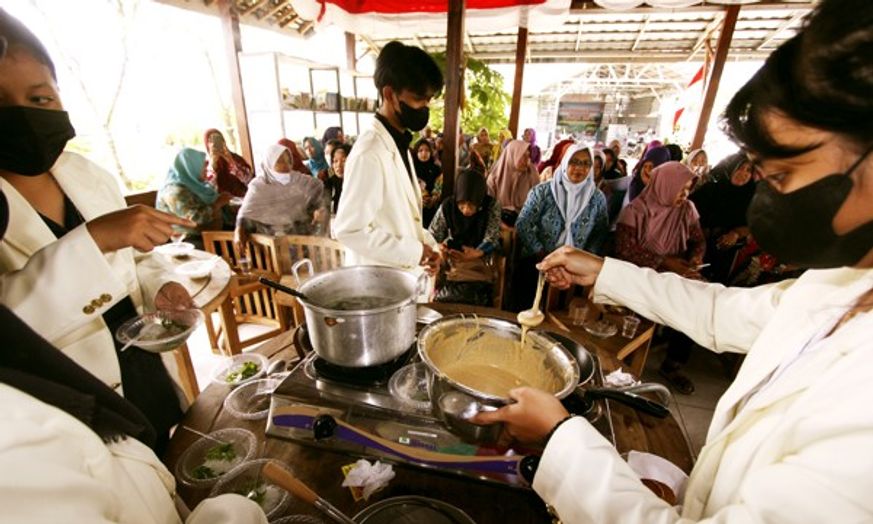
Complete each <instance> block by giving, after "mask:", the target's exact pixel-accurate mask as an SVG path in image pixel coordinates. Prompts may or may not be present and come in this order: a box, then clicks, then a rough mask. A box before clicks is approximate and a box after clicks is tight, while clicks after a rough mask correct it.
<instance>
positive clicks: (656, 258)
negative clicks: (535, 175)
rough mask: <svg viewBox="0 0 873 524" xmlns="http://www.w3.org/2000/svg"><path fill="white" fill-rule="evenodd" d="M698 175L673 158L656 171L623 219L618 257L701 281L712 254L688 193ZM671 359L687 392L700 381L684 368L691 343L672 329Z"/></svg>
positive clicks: (675, 379) (667, 367) (670, 372)
mask: <svg viewBox="0 0 873 524" xmlns="http://www.w3.org/2000/svg"><path fill="white" fill-rule="evenodd" d="M694 183H695V175H694V173H692V172H691V170H690V169H688V168H687V167H686V166H684V165H682V164H680V163H679V162H672V161H671V162H667V163H666V164H663V165H661V166H659V167H657V168H655V170H654V171H653V173H652V181H651V183H650V184H649V185H648V186H647V187H646V188H645V189H644V190H643V192H642V193H641V194H640V196H639V198H637V199H636V200H634V201H633V202H631V204H630V205H629V206H628V207H626V208H625V209H624V210H623V211H622V212H621V214H620V215H619V217H618V225H617V226H616V229H615V255H616V257H617V258H619V259H621V260H627V261H628V262H631V263H634V264H636V265H638V266H641V267H650V268H652V269H654V270H656V271H662V272H672V273H677V274H679V275H681V276H683V277H686V278H697V279H700V278H701V277H700V273H699V269H698V266H700V264H701V263H702V262H703V255H704V253H705V252H706V239H705V238H704V236H703V230H702V229H701V227H700V219H699V215H698V213H697V209H696V208H695V207H694V203H692V202H691V201H689V200H688V194H689V192H690V191H691V188H692V187H693V186H694ZM667 339H668V344H669V346H668V349H667V358H665V359H664V362H663V364H661V369H660V372H661V374H662V375H663V376H664V377H665V378H666V379H667V380H669V381H670V383H671V384H672V385H673V386H674V387H675V388H676V389H677V390H678V391H679V392H680V393H683V394H690V393H692V392H693V391H694V384H692V382H691V380H690V379H688V377H686V376H685V375H683V374H682V373H681V372H680V369H681V367H682V366H683V365H685V363H686V362H688V358H689V356H690V355H691V346H692V344H691V341H690V340H688V339H687V337H685V336H684V335H681V334H680V333H677V332H675V331H672V330H670V331H668V333H667Z"/></svg>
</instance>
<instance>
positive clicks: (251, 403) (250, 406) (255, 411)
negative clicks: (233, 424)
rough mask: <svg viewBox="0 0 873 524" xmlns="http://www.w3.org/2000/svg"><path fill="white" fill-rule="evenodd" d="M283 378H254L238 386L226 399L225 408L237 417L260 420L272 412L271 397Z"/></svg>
mask: <svg viewBox="0 0 873 524" xmlns="http://www.w3.org/2000/svg"><path fill="white" fill-rule="evenodd" d="M281 383H282V380H281V379H277V378H265V379H260V380H252V381H249V382H246V383H245V384H243V385H241V386H239V387H237V388H236V389H234V390H233V391H231V392H230V394H229V395H228V396H227V397H225V399H224V409H225V410H227V412H228V413H230V414H231V415H233V416H234V417H236V418H239V419H243V420H259V419H262V418H266V417H267V414H268V413H269V412H270V397H271V396H272V394H273V390H274V389H276V387H277V386H278V385H279V384H281Z"/></svg>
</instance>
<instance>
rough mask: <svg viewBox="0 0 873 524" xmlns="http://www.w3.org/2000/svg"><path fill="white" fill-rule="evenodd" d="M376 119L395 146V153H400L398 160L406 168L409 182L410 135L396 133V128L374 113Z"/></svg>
mask: <svg viewBox="0 0 873 524" xmlns="http://www.w3.org/2000/svg"><path fill="white" fill-rule="evenodd" d="M376 119H377V120H379V122H381V123H382V125H383V126H385V129H387V130H388V133H390V134H391V138H393V139H394V143H395V144H396V145H397V151H399V152H400V158H401V159H402V160H403V165H404V166H406V172H407V173H409V180H412V179H413V178H414V176H413V173H412V167H411V166H410V165H409V144H411V143H412V133H410V132H409V131H398V130H397V128H395V127H394V126H392V125H391V122H389V121H388V119H387V118H385V117H384V116H382V115H380V114H379V113H376Z"/></svg>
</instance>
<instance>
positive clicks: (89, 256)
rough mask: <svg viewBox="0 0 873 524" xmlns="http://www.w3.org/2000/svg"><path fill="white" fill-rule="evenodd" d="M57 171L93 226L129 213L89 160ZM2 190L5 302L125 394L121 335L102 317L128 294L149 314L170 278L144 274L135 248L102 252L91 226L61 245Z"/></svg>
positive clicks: (19, 200) (0, 263)
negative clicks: (118, 348) (117, 340)
mask: <svg viewBox="0 0 873 524" xmlns="http://www.w3.org/2000/svg"><path fill="white" fill-rule="evenodd" d="M51 172H52V174H53V175H54V177H55V179H56V180H57V182H58V184H60V186H61V188H62V189H63V191H64V193H66V195H67V196H68V197H69V198H70V200H71V201H72V202H73V204H75V205H76V208H77V209H78V210H79V212H80V213H81V214H82V216H83V217H84V219H85V221H88V220H91V219H94V218H97V217H98V216H101V215H104V214H106V213H109V212H112V211H117V210H119V209H122V208H124V207H126V204H125V202H124V198H123V197H122V196H121V192H120V191H119V189H118V184H117V183H116V181H115V179H113V178H112V176H111V175H110V174H109V173H107V172H106V171H104V170H103V169H101V168H100V167H98V166H97V165H96V164H94V163H93V162H90V161H89V160H87V159H85V158H84V157H82V156H79V155H77V154H75V153H63V154H62V155H61V156H60V158H59V159H58V161H57V162H56V163H55V165H54V166H53V167H52V170H51ZM0 189H2V190H3V193H4V194H5V195H6V198H7V200H8V201H9V227H8V229H7V231H6V235H5V237H4V238H3V240H2V241H0V301H2V302H3V304H5V305H6V306H8V307H9V309H11V310H12V311H13V312H14V313H15V314H16V315H17V316H18V317H19V318H21V319H22V320H23V321H24V322H26V323H27V324H28V325H29V326H30V327H31V328H33V330H34V331H36V332H37V333H39V334H40V335H41V336H42V337H43V338H45V339H46V340H48V341H49V342H51V343H52V345H54V346H55V347H57V348H58V349H60V350H61V351H63V352H64V354H66V355H67V356H69V357H70V358H72V359H73V360H74V361H75V362H76V363H78V364H79V365H80V366H82V367H83V368H85V369H87V370H88V371H90V372H91V373H92V374H93V375H95V376H96V377H97V378H99V379H100V380H102V381H103V382H105V383H106V384H107V385H109V386H110V387H111V388H113V389H115V390H116V391H118V392H119V393H121V392H122V388H121V387H120V385H121V370H120V369H119V365H118V358H117V357H116V355H115V346H114V344H113V341H112V338H113V336H114V333H110V332H109V329H108V328H107V327H106V323H105V322H103V318H102V314H103V313H105V312H106V310H108V309H109V308H111V307H112V306H113V305H115V304H116V303H117V302H118V301H119V300H121V299H122V298H123V297H124V296H125V295H130V298H131V299H132V300H133V303H134V305H135V306H136V308H137V310H139V311H142V309H143V307H144V306H147V305H150V302H151V299H152V298H153V297H154V295H155V293H156V292H157V290H158V289H159V288H160V286H161V285H162V284H164V283H165V282H166V281H167V280H168V279H167V277H166V276H165V275H163V274H161V273H160V272H159V271H155V270H154V269H151V270H147V269H143V271H141V272H140V273H139V274H138V272H137V265H136V263H135V261H134V253H133V249H131V248H126V249H121V250H119V251H115V252H113V253H106V254H104V253H101V252H100V249H99V248H98V247H97V244H96V243H95V242H94V239H93V238H91V235H90V233H89V232H88V230H87V227H86V226H85V224H83V225H81V226H79V227H77V228H76V229H74V230H73V231H70V232H69V233H67V235H65V236H64V237H63V238H62V239H61V240H58V239H57V238H55V236H54V235H53V234H52V232H51V230H50V229H49V228H48V226H46V225H45V222H43V220H42V218H40V216H39V214H38V213H37V212H36V210H34V209H33V207H31V205H30V204H29V203H28V202H27V200H25V198H24V197H23V196H21V194H20V193H19V192H18V191H16V190H15V188H14V187H12V185H10V184H9V183H8V182H6V181H5V180H4V179H2V178H0ZM168 357H169V355H168ZM164 362H165V365H167V367H168V370H169V371H170V376H171V377H173V378H174V379H175V380H176V382H177V383H178V372H177V371H176V367H175V363H173V361H172V359H171V358H165V359H164ZM177 389H178V388H177ZM180 402H181V399H180Z"/></svg>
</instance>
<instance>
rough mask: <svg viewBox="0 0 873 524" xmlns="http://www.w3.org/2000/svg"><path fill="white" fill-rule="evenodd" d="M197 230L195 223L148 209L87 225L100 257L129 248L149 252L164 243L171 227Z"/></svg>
mask: <svg viewBox="0 0 873 524" xmlns="http://www.w3.org/2000/svg"><path fill="white" fill-rule="evenodd" d="M174 225H175V226H183V227H189V228H194V227H197V224H196V223H195V222H192V221H190V220H188V219H185V218H181V217H177V216H175V215H171V214H169V213H164V212H163V211H158V210H157V209H154V208H151V207H147V206H141V205H136V206H131V207H127V208H124V209H119V210H118V211H113V212H112V213H107V214H105V215H102V216H99V217H97V218H95V219H93V220H91V221H89V222H88V223H87V224H86V227H87V228H88V233H90V234H91V238H93V239H94V242H95V243H96V244H97V247H98V248H100V251H101V252H103V253H110V252H112V251H118V250H119V249H123V248H126V247H132V248H135V249H137V250H139V251H143V252H148V251H151V250H152V249H153V248H154V247H155V246H158V245H160V244H163V243H165V242H166V241H167V240H169V239H170V235H171V234H172V233H173V228H172V226H174Z"/></svg>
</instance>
